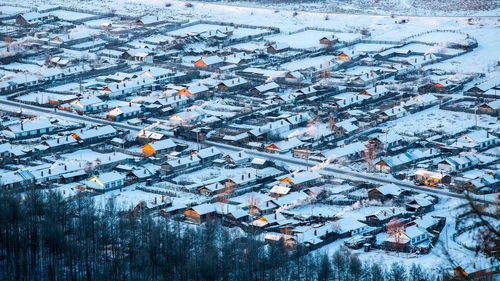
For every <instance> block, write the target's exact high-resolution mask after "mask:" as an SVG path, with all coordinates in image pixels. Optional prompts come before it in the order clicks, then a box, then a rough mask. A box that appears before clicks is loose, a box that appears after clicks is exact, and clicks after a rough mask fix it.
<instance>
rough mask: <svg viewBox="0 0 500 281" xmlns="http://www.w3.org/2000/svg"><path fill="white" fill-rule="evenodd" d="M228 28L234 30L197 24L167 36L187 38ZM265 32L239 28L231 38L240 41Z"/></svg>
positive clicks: (221, 26) (263, 30)
mask: <svg viewBox="0 0 500 281" xmlns="http://www.w3.org/2000/svg"><path fill="white" fill-rule="evenodd" d="M256 25H258V23H256ZM227 28H232V27H228V26H223V25H215V24H196V25H192V26H188V27H184V28H180V29H176V30H173V31H170V32H167V35H171V36H181V37H182V36H186V35H188V34H192V33H203V32H213V31H216V30H220V31H225V30H226V29H227ZM265 32H266V30H265V29H261V28H244V27H238V28H236V29H234V31H233V35H232V36H231V38H235V39H238V38H242V37H247V36H255V35H259V34H262V33H265Z"/></svg>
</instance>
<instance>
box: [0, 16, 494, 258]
mask: <svg viewBox="0 0 500 281" xmlns="http://www.w3.org/2000/svg"><path fill="white" fill-rule="evenodd" d="M1 16H2V15H0V21H1V22H2V25H5V26H6V27H8V28H5V29H3V30H2V31H1V32H0V36H2V37H3V38H2V39H3V43H0V62H1V63H0V95H1V96H0V98H1V99H0V106H1V107H2V110H3V109H5V110H4V112H3V113H2V119H1V120H0V163H1V165H0V167H1V168H0V188H1V189H13V190H19V191H25V190H28V189H31V188H40V189H44V190H45V189H51V190H59V191H60V192H61V193H62V194H64V195H66V196H75V195H76V194H80V195H87V196H93V197H95V198H96V200H97V201H98V202H106V200H107V199H109V198H114V199H115V200H117V201H118V203H119V205H120V206H122V207H123V208H124V211H128V212H136V211H153V210H154V211H155V213H156V214H158V213H159V214H161V215H163V216H168V217H172V218H174V219H178V220H181V221H185V222H189V223H196V224H199V223H203V222H206V221H209V220H221V221H223V223H224V224H225V225H227V226H229V227H240V228H241V229H243V230H245V231H248V232H252V233H255V232H257V233H262V239H264V240H265V241H267V242H269V243H275V242H278V241H283V242H284V243H286V245H288V246H290V247H291V248H293V247H295V246H296V245H298V244H301V245H304V246H307V247H309V248H310V249H315V248H317V247H320V246H322V245H325V244H328V243H331V242H333V241H335V240H338V239H344V243H345V244H346V245H348V246H349V247H353V248H361V247H364V248H365V250H367V251H368V250H370V249H371V248H373V249H386V250H397V251H400V250H401V251H407V252H419V253H428V252H429V251H430V249H432V246H433V244H434V243H436V241H437V239H438V237H439V235H440V231H441V230H442V228H443V226H444V224H445V221H446V219H445V218H443V217H440V216H436V215H434V214H433V211H434V206H435V205H436V204H439V200H438V199H439V198H438V197H437V196H434V195H429V194H427V193H425V192H416V191H415V190H413V189H410V188H403V187H400V186H399V185H396V184H384V185H382V184H379V185H372V184H366V183H361V182H359V181H354V180H340V179H339V178H338V177H337V176H335V175H331V174H329V173H327V172H325V170H324V169H323V166H322V165H328V164H336V165H343V166H348V167H349V169H351V170H353V171H355V172H358V173H374V174H384V175H382V176H384V177H385V176H388V175H385V174H391V175H390V176H394V177H397V178H399V179H402V180H407V181H409V182H410V183H415V184H417V185H420V186H425V187H430V188H436V189H444V188H446V189H450V190H452V191H454V192H463V191H464V190H467V191H471V192H474V193H478V194H491V193H494V192H496V190H497V187H498V184H499V182H500V172H499V171H500V170H499V159H500V157H499V156H500V146H499V144H500V140H499V134H500V131H499V126H498V124H499V123H498V116H499V112H500V103H499V100H498V92H499V91H500V79H498V77H493V78H490V77H485V75H483V74H480V73H469V74H463V73H455V72H453V71H450V70H447V69H440V68H438V67H436V64H437V63H439V62H442V61H447V60H450V59H460V56H461V55H464V54H467V53H470V52H474V49H475V48H476V47H477V46H478V44H477V42H476V40H475V39H474V38H472V37H471V36H469V35H468V34H464V33H458V32H457V33H455V32H452V31H446V32H445V31H434V32H429V33H427V34H424V35H419V36H412V37H411V39H405V40H401V41H377V40H372V39H371V37H370V35H369V34H362V33H355V32H340V31H335V30H325V29H309V28H306V29H303V30H299V31H297V32H293V33H285V32H281V31H280V30H279V29H278V28H275V27H269V26H250V25H239V24H234V23H230V22H209V21H196V22H194V21H186V22H184V21H178V20H175V19H171V18H162V17H159V16H150V15H149V16H143V17H139V18H131V17H128V16H120V15H116V14H97V13H95V12H88V11H79V10H68V9H64V8H61V7H49V8H44V9H39V10H37V11H27V10H23V9H21V8H19V13H12V14H6V15H4V16H3V17H1ZM442 33H447V35H448V36H447V37H449V36H450V34H448V33H451V35H452V36H454V37H455V40H453V42H451V43H449V42H448V44H441V43H442V42H441V41H440V38H441V35H442ZM436 46H439V48H438V49H437V48H436ZM457 112H458V113H461V114H462V113H463V114H465V113H466V114H465V115H463V116H465V117H463V116H459V114H458V113H457ZM464 112H465V113H464ZM315 165H316V166H315ZM311 166H314V167H312V168H311Z"/></svg>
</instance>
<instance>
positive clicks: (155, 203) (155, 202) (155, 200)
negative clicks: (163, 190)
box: [155, 197, 156, 205]
mask: <svg viewBox="0 0 500 281" xmlns="http://www.w3.org/2000/svg"><path fill="white" fill-rule="evenodd" d="M155 205H156V197H155Z"/></svg>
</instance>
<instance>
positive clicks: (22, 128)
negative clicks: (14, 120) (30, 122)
mask: <svg viewBox="0 0 500 281" xmlns="http://www.w3.org/2000/svg"><path fill="white" fill-rule="evenodd" d="M21 131H24V123H23V121H21Z"/></svg>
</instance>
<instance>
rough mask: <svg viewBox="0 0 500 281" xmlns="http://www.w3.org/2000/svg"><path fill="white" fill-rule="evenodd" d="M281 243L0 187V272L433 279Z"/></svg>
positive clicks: (44, 276)
mask: <svg viewBox="0 0 500 281" xmlns="http://www.w3.org/2000/svg"><path fill="white" fill-rule="evenodd" d="M324 252H325V251H321V250H319V251H314V252H309V253H308V252H307V251H306V250H305V249H304V248H302V247H301V246H298V247H297V248H296V249H295V251H289V250H288V249H287V248H286V247H285V246H284V243H275V244H274V243H272V244H265V243H263V242H262V240H261V239H258V236H254V235H247V234H245V233H242V232H238V230H236V229H228V228H226V227H223V226H221V225H220V224H219V223H217V222H214V223H206V224H204V225H202V226H190V225H188V226H186V224H183V223H181V222H177V221H174V220H169V219H165V218H162V217H155V216H153V215H151V214H141V213H139V214H135V213H134V215H132V214H129V213H126V214H123V213H121V212H119V211H118V210H117V208H116V206H115V203H114V201H113V200H110V201H109V202H108V203H107V205H106V206H105V207H104V208H96V206H95V203H94V201H93V199H92V198H91V197H88V196H78V197H74V198H71V199H66V198H64V197H63V196H62V195H61V194H60V193H57V192H41V191H35V190H33V191H29V192H28V193H27V194H25V195H24V196H22V197H21V196H20V195H18V194H14V193H8V192H5V191H4V192H2V193H0V280H16V281H18V280H41V281H43V280H89V281H90V280H106V281H108V280H124V281H126V280H179V281H180V280H183V281H185V280H188V281H189V280H193V281H194V280H196V281H198V280H221V281H229V280H241V281H246V280H248V281H250V280H269V281H274V280H276V281H277V280H311V281H313V280H314V281H315V280H318V281H327V280H336V281H342V280H353V281H365V280H366V281H383V280H390V281H392V280H394V281H402V280H403V281H404V280H408V281H419V280H439V278H437V277H436V276H431V275H429V273H427V272H425V271H424V270H423V269H422V268H420V267H419V266H416V265H414V266H412V267H411V268H405V267H403V266H401V265H399V264H393V265H392V266H388V268H386V266H385V265H381V264H379V263H373V264H366V263H363V262H362V261H361V260H360V259H359V257H358V256H357V255H356V254H354V253H352V252H351V251H349V250H348V249H346V248H342V249H340V250H338V251H337V252H335V253H334V254H332V255H327V254H326V253H324Z"/></svg>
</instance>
